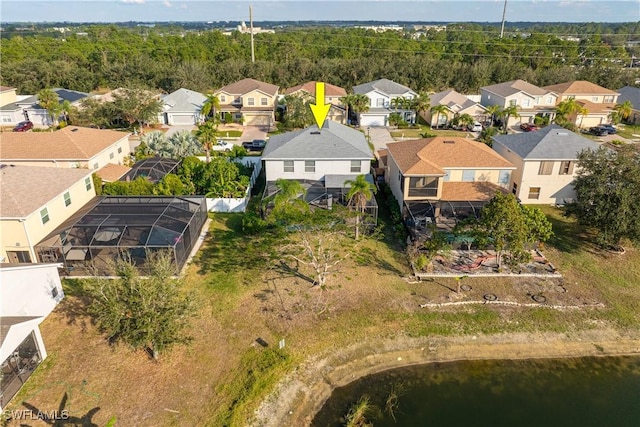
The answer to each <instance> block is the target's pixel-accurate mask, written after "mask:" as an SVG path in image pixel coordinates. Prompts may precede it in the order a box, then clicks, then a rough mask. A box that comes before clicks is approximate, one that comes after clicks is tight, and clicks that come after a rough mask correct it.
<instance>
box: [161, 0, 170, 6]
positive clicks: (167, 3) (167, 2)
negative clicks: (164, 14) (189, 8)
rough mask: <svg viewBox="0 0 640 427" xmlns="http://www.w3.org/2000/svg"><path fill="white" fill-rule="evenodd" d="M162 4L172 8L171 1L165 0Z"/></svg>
mask: <svg viewBox="0 0 640 427" xmlns="http://www.w3.org/2000/svg"><path fill="white" fill-rule="evenodd" d="M162 4H163V5H165V6H166V7H171V3H169V0H164V1H163V2H162Z"/></svg>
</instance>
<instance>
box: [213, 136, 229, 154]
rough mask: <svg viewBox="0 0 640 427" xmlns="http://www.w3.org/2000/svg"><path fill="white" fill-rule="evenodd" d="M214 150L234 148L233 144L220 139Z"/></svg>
mask: <svg viewBox="0 0 640 427" xmlns="http://www.w3.org/2000/svg"><path fill="white" fill-rule="evenodd" d="M212 150H213V151H231V150H233V144H232V143H230V142H227V141H223V140H222V139H219V140H217V141H216V143H215V144H214V145H213V147H212Z"/></svg>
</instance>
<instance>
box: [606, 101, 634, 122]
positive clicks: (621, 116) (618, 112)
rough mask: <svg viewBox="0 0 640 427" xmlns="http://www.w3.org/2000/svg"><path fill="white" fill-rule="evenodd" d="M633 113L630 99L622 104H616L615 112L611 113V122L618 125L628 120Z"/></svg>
mask: <svg viewBox="0 0 640 427" xmlns="http://www.w3.org/2000/svg"><path fill="white" fill-rule="evenodd" d="M632 112H633V104H632V103H631V101H629V100H628V99H627V100H626V101H624V102H623V103H622V104H616V106H615V108H614V111H613V112H612V113H611V121H612V122H613V124H618V123H620V122H621V121H624V120H627V119H628V118H629V116H631V113H632Z"/></svg>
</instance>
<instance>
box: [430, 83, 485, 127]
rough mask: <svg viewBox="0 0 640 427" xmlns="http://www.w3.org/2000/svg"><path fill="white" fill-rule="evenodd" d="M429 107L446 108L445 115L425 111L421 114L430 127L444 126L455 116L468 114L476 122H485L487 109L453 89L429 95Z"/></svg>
mask: <svg viewBox="0 0 640 427" xmlns="http://www.w3.org/2000/svg"><path fill="white" fill-rule="evenodd" d="M429 99H430V101H431V107H433V106H435V105H444V106H445V107H446V108H447V112H446V113H444V114H443V113H440V114H438V113H432V112H431V111H430V110H427V111H425V112H423V113H422V118H423V119H424V120H425V121H426V122H427V123H429V125H430V126H432V127H435V126H446V125H447V124H449V122H450V121H451V120H453V119H454V118H455V117H456V116H460V115H463V114H468V115H470V116H471V117H473V118H474V119H475V120H476V121H477V122H480V123H482V122H484V121H485V120H487V109H486V108H485V107H484V106H483V105H482V104H480V103H478V102H475V101H473V100H471V99H469V98H467V97H466V96H465V95H463V94H461V93H458V92H456V91H455V90H453V89H449V90H445V91H443V92H438V93H434V94H433V95H429Z"/></svg>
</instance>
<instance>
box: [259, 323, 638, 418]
mask: <svg viewBox="0 0 640 427" xmlns="http://www.w3.org/2000/svg"><path fill="white" fill-rule="evenodd" d="M636 355H637V356H640V333H638V332H636V333H633V334H631V333H626V334H623V333H620V332H619V331H615V330H590V331H582V332H576V333H572V334H557V333H516V334H499V335H477V336H462V337H425V338H409V337H398V338H395V339H391V340H384V341H377V342H375V341H371V342H362V343H359V344H355V345H353V346H351V347H348V348H345V349H337V348H335V349H331V350H330V351H327V352H326V353H325V355H324V356H320V357H312V358H310V359H308V360H307V361H306V362H305V363H303V364H302V365H300V366H298V367H297V368H296V369H295V370H294V372H292V373H291V374H289V375H288V376H287V377H286V378H284V379H283V380H282V381H280V383H279V384H278V386H277V387H276V389H275V390H274V392H273V393H272V394H271V395H270V396H268V398H267V399H265V401H263V402H262V404H261V406H260V408H259V409H258V410H257V412H256V417H255V419H254V421H253V423H252V425H254V426H262V427H271V426H273V427H275V426H306V425H309V424H310V423H311V421H312V420H313V417H314V416H315V415H316V413H317V412H318V411H319V410H320V408H322V406H323V405H324V403H325V402H326V401H327V399H328V398H329V396H330V395H331V392H332V391H333V390H334V389H335V388H337V387H341V386H344V385H346V384H348V383H350V382H352V381H355V380H357V379H359V378H362V377H364V376H367V375H370V374H375V373H378V372H382V371H385V370H388V369H394V368H399V367H403V366H410V365H419V364H426V363H440V362H453V361H462V360H483V359H514V360H516V359H548V358H569V357H590V356H596V357H605V356H636Z"/></svg>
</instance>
